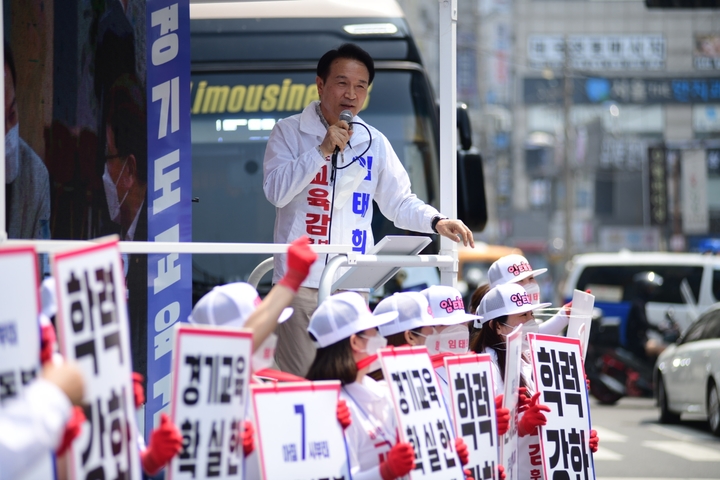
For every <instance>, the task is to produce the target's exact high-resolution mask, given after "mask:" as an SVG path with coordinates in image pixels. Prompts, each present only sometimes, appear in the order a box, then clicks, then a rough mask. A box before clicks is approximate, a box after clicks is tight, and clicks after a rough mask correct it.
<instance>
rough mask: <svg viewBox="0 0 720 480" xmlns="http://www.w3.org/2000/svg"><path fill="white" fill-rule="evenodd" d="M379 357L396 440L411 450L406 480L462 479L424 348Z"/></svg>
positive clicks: (390, 350) (383, 353)
mask: <svg viewBox="0 0 720 480" xmlns="http://www.w3.org/2000/svg"><path fill="white" fill-rule="evenodd" d="M379 356H380V361H381V363H382V371H383V375H384V377H385V379H386V380H387V382H388V386H389V387H390V393H391V394H392V399H393V403H394V406H395V414H396V415H397V417H398V426H399V428H398V429H399V431H400V439H401V441H403V442H409V443H410V444H412V446H413V448H414V449H415V469H414V470H412V471H411V472H410V479H411V480H419V479H433V480H435V479H437V480H462V479H463V478H465V475H464V474H463V469H462V466H461V465H460V459H459V458H458V455H457V452H456V451H455V438H454V435H453V433H452V432H453V430H452V424H451V420H450V417H449V415H448V410H447V408H446V407H445V402H444V400H443V398H442V394H441V393H440V386H439V385H438V380H437V376H436V375H435V372H434V371H433V366H432V362H431V361H430V357H429V356H428V353H427V348H426V347H425V346H424V345H423V346H418V347H399V348H387V349H383V350H380V352H379Z"/></svg>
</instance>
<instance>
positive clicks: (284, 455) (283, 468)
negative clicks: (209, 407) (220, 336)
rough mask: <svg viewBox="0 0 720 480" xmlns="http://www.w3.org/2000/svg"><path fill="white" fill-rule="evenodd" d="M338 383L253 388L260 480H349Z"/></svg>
mask: <svg viewBox="0 0 720 480" xmlns="http://www.w3.org/2000/svg"><path fill="white" fill-rule="evenodd" d="M339 394H340V382H339V381H327V382H291V383H278V384H273V385H265V384H261V385H253V386H252V401H253V409H254V411H255V419H256V422H257V438H258V449H259V454H260V465H261V470H262V478H263V479H264V480H286V479H289V478H292V479H293V480H315V479H334V480H341V479H342V480H350V462H349V460H348V454H347V446H346V444H345V437H344V435H343V430H342V426H340V423H339V422H338V421H337V416H336V411H337V403H338V396H339Z"/></svg>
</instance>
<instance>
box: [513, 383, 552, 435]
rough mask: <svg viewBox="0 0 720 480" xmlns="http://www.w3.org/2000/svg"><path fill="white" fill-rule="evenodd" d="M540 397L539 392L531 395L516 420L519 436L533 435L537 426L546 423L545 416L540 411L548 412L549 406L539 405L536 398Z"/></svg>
mask: <svg viewBox="0 0 720 480" xmlns="http://www.w3.org/2000/svg"><path fill="white" fill-rule="evenodd" d="M539 398H540V392H537V393H536V394H535V395H533V397H532V399H531V400H530V406H529V407H528V409H527V410H526V411H525V413H524V414H523V416H522V418H520V422H518V433H519V434H520V436H521V437H524V436H525V435H534V434H535V432H536V431H537V427H541V426H543V425H545V424H546V423H547V418H545V415H544V414H543V413H542V412H549V411H550V407H548V406H547V405H540V404H539V403H538V399H539Z"/></svg>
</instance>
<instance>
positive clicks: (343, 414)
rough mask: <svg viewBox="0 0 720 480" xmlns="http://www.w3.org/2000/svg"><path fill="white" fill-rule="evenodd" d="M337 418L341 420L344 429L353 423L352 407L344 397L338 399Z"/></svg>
mask: <svg viewBox="0 0 720 480" xmlns="http://www.w3.org/2000/svg"><path fill="white" fill-rule="evenodd" d="M337 420H338V422H340V426H342V428H343V430H347V428H348V427H349V426H350V424H351V423H352V418H351V415H350V409H349V408H348V406H347V402H345V400H343V399H342V398H340V399H338V403H337Z"/></svg>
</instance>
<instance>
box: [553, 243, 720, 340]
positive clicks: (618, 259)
mask: <svg viewBox="0 0 720 480" xmlns="http://www.w3.org/2000/svg"><path fill="white" fill-rule="evenodd" d="M640 272H654V273H655V274H657V275H659V276H660V277H662V278H663V280H664V282H663V284H662V286H661V287H660V288H658V289H656V290H655V292H654V293H653V295H652V297H651V298H650V300H649V301H648V303H647V306H646V313H647V317H648V321H649V322H650V323H652V324H654V325H660V324H661V323H662V322H663V321H664V320H665V319H666V318H667V315H668V312H669V311H672V313H673V315H674V320H675V322H676V323H677V325H678V327H679V328H680V331H685V330H686V329H687V328H688V327H689V326H690V325H691V324H692V323H693V321H694V320H695V318H696V317H697V313H696V312H702V311H704V310H705V309H707V308H709V307H710V306H711V305H713V304H714V303H715V302H718V301H720V256H717V255H702V254H699V253H668V252H630V251H621V252H618V253H589V254H583V255H576V256H575V257H574V258H573V265H572V269H571V271H570V274H569V275H568V278H567V281H566V282H565V285H564V288H563V290H562V296H563V299H564V300H565V301H569V300H570V299H571V298H572V293H573V289H578V290H586V289H591V290H592V293H593V295H595V306H596V307H598V308H600V309H601V310H602V312H603V315H602V318H603V320H602V321H603V324H604V325H606V326H613V325H615V326H617V329H618V341H619V343H620V345H622V346H627V337H626V334H627V331H626V329H627V315H628V313H629V311H630V306H631V304H632V300H633V298H635V297H636V295H637V293H638V292H637V291H636V288H637V286H636V284H635V283H634V282H633V277H634V276H635V275H637V274H638V273H640ZM683 284H685V285H686V287H687V288H686V293H687V296H686V295H683ZM688 297H689V298H688ZM688 300H689V301H688ZM653 334H654V332H650V335H651V337H652V335H653Z"/></svg>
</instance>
